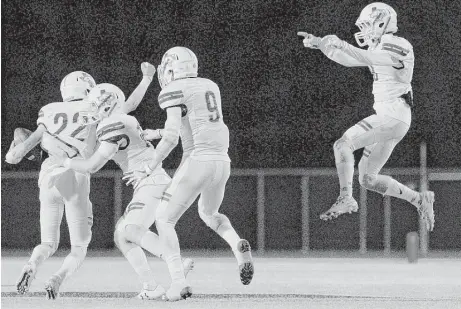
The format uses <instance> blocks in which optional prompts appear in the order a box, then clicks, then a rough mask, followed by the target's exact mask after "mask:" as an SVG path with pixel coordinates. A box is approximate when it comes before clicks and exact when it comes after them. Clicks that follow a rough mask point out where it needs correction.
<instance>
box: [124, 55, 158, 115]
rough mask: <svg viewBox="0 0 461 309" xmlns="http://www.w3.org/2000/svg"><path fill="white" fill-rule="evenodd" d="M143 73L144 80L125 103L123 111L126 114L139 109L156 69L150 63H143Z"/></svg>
mask: <svg viewBox="0 0 461 309" xmlns="http://www.w3.org/2000/svg"><path fill="white" fill-rule="evenodd" d="M141 71H142V75H143V77H142V80H141V82H140V83H139V85H138V86H137V87H136V89H135V90H134V91H133V92H132V93H131V95H130V96H129V97H128V99H127V100H126V101H125V103H124V105H123V107H122V109H123V112H125V113H127V114H128V113H130V112H132V111H134V110H135V109H136V108H138V106H139V104H140V103H141V101H142V99H143V98H144V95H145V94H146V92H147V88H149V85H150V83H151V82H152V79H153V78H154V75H155V67H154V66H153V65H152V64H150V63H149V62H143V63H142V64H141Z"/></svg>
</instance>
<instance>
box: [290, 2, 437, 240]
mask: <svg viewBox="0 0 461 309" xmlns="http://www.w3.org/2000/svg"><path fill="white" fill-rule="evenodd" d="M356 25H357V26H358V27H359V29H360V32H358V33H356V34H355V38H356V41H357V43H358V45H359V46H361V47H364V46H368V48H367V50H364V49H360V48H356V47H353V46H352V45H350V44H348V43H346V42H345V41H342V40H340V39H339V38H338V37H337V36H335V35H327V36H325V37H323V38H318V37H315V36H313V35H311V34H308V33H306V32H299V33H298V35H301V36H304V37H305V39H304V41H303V43H304V46H306V47H309V48H314V49H320V50H321V51H322V52H323V53H324V54H325V55H326V56H327V57H328V58H330V59H331V60H333V61H335V62H337V63H339V64H342V65H344V66H347V67H369V69H370V71H371V73H372V75H373V80H374V82H373V95H374V99H375V103H374V105H373V107H374V109H375V111H376V114H374V115H372V116H369V117H367V118H365V119H363V120H361V121H359V122H358V123H357V124H356V125H354V126H353V127H351V128H350V129H348V130H347V131H346V132H345V133H344V135H343V136H342V137H341V138H340V139H338V140H337V141H336V142H335V144H334V147H333V148H334V154H335V161H336V167H337V171H338V176H339V183H340V189H341V191H340V195H339V197H338V199H337V200H336V202H335V203H334V204H333V206H332V207H331V208H330V209H329V210H327V211H326V212H324V213H323V214H322V215H321V216H320V218H321V219H323V220H329V219H333V218H336V217H338V216H340V215H342V214H344V213H351V212H356V211H357V209H358V204H357V202H356V201H355V199H354V198H353V197H352V179H353V174H354V156H353V151H354V150H357V149H360V148H364V147H365V149H364V151H363V156H362V159H361V160H360V163H359V182H360V184H361V185H362V186H363V187H364V188H366V189H368V190H372V191H375V192H378V193H381V194H383V195H390V196H394V197H397V198H401V199H404V200H406V201H408V202H410V203H411V204H413V205H414V206H415V207H416V209H417V210H418V212H419V214H420V216H421V218H422V220H423V222H424V223H425V226H426V227H427V229H428V230H430V231H432V229H433V228H434V210H433V203H434V193H433V192H431V191H427V192H421V193H419V192H416V191H413V190H411V189H410V188H408V187H406V186H405V185H403V184H401V183H399V182H398V181H396V180H395V179H393V178H391V177H390V176H386V175H380V174H379V172H380V170H381V168H382V167H383V166H384V164H385V163H386V161H387V160H388V159H389V157H390V155H391V153H392V151H393V149H394V147H395V146H396V145H397V143H398V142H400V141H401V140H402V139H403V137H404V136H405V135H406V133H407V131H408V129H409V128H410V124H411V108H412V107H413V94H412V88H411V80H412V77H413V67H414V61H415V58H414V53H413V47H412V45H411V44H410V43H409V42H408V41H407V40H406V39H404V38H401V37H398V36H396V35H395V33H396V32H397V29H398V28H397V13H396V12H395V10H394V9H393V8H392V7H391V6H389V5H387V4H385V3H382V2H375V3H371V4H369V5H367V6H366V7H365V8H364V9H363V10H362V12H361V13H360V16H359V18H358V19H357V22H356Z"/></svg>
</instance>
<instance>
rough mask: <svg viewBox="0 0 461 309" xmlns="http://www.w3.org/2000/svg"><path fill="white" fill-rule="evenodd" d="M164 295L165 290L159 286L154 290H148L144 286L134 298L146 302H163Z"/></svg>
mask: <svg viewBox="0 0 461 309" xmlns="http://www.w3.org/2000/svg"><path fill="white" fill-rule="evenodd" d="M164 295H165V289H164V288H163V287H162V286H161V285H157V287H156V288H155V289H154V290H149V289H148V287H147V286H146V284H144V287H143V289H142V291H141V292H140V293H139V294H138V296H136V298H138V299H147V300H163V298H164Z"/></svg>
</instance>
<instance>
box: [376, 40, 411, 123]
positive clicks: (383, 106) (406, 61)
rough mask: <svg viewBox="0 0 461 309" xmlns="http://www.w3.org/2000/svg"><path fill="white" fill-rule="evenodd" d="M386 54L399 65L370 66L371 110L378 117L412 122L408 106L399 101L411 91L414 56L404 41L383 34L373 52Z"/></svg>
mask: <svg viewBox="0 0 461 309" xmlns="http://www.w3.org/2000/svg"><path fill="white" fill-rule="evenodd" d="M377 49H378V50H381V51H386V52H387V53H388V54H389V55H390V56H391V57H393V59H395V60H396V62H397V63H398V65H395V66H377V65H374V66H370V71H371V73H372V74H373V80H374V82H373V95H374V98H375V104H374V105H373V108H374V109H375V110H376V112H377V113H379V114H385V115H389V116H391V117H393V118H396V119H399V120H402V121H404V122H405V123H408V124H409V123H410V122H411V110H410V108H409V106H407V105H406V104H404V103H403V102H401V100H399V98H400V97H401V96H402V95H404V94H406V93H408V92H410V91H412V88H411V81H412V78H413V68H414V65H415V56H414V53H413V47H412V45H411V44H410V43H409V42H408V41H407V40H405V39H404V38H401V37H398V36H395V35H392V34H386V35H383V37H382V38H381V42H380V43H379V44H378V45H377V46H376V47H375V48H374V50H377Z"/></svg>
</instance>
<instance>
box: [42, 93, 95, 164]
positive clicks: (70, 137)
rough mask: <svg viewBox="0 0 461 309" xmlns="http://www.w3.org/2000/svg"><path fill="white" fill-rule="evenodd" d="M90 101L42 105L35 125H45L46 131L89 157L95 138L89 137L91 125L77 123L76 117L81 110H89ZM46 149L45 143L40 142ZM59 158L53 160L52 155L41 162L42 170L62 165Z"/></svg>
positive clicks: (80, 153) (81, 154)
mask: <svg viewBox="0 0 461 309" xmlns="http://www.w3.org/2000/svg"><path fill="white" fill-rule="evenodd" d="M90 110H91V102H89V101H85V100H81V101H71V102H57V103H50V104H47V105H45V106H44V107H42V108H41V109H40V111H39V114H38V119H37V125H43V126H45V127H46V130H47V132H48V133H50V134H51V135H53V136H56V137H57V138H58V139H59V140H61V141H62V142H64V143H66V144H68V145H69V146H71V147H74V148H76V149H77V150H78V151H79V155H80V156H83V157H89V156H90V155H91V154H92V153H93V151H94V148H95V145H96V139H95V138H90V135H91V133H93V134H94V130H93V132H92V127H91V126H84V125H81V124H79V122H78V118H79V115H80V113H81V112H89V111H90ZM42 148H43V149H44V150H45V151H46V145H45V144H44V143H42ZM59 161H60V160H55V159H54V158H53V156H52V155H50V156H49V158H47V159H46V160H45V161H44V162H43V163H42V171H44V172H46V171H49V170H51V169H53V168H55V167H59V166H62V165H61V164H59V163H58V162H59Z"/></svg>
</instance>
